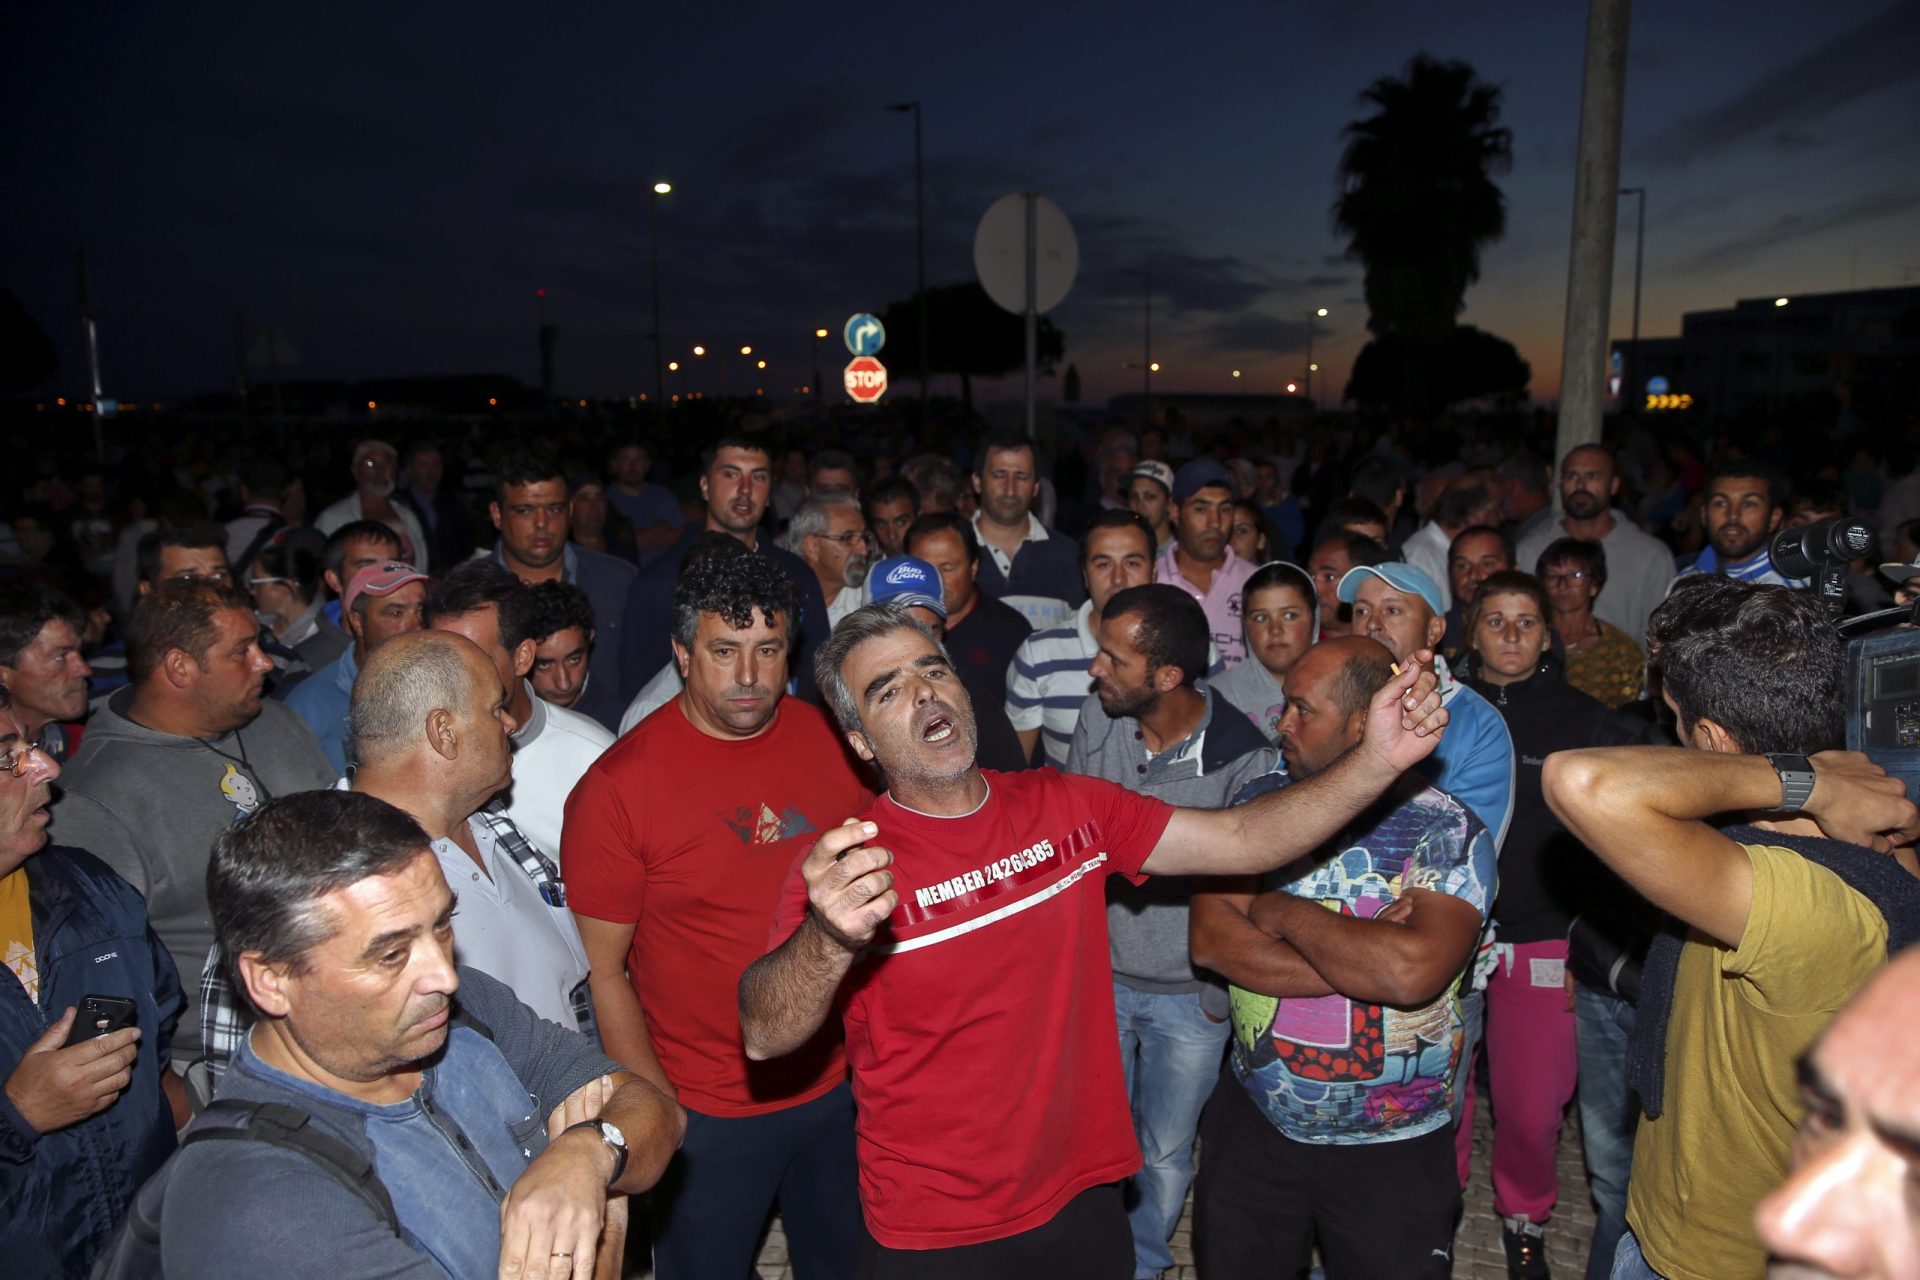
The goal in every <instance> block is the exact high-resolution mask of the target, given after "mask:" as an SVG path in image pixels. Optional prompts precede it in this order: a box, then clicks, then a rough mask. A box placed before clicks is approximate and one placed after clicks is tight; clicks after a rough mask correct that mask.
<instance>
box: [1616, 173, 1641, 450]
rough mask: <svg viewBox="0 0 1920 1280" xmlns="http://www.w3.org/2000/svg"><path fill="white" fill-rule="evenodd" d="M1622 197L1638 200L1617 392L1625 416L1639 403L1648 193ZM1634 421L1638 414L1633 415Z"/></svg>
mask: <svg viewBox="0 0 1920 1280" xmlns="http://www.w3.org/2000/svg"><path fill="white" fill-rule="evenodd" d="M1620 194H1621V195H1623V196H1636V197H1638V199H1637V201H1636V204H1637V205H1638V210H1637V212H1636V213H1635V214H1634V231H1633V345H1632V346H1630V347H1628V348H1627V367H1626V369H1625V371H1624V373H1625V376H1626V380H1627V381H1626V385H1625V386H1623V387H1622V388H1621V389H1620V411H1621V413H1623V414H1624V413H1625V412H1626V411H1627V406H1629V405H1637V404H1638V403H1639V398H1640V392H1639V390H1638V387H1639V381H1640V263H1641V252H1642V250H1644V249H1645V248H1646V244H1647V189H1646V188H1645V187H1622V188H1620ZM1634 416H1635V417H1638V416H1639V414H1638V413H1635V414H1634Z"/></svg>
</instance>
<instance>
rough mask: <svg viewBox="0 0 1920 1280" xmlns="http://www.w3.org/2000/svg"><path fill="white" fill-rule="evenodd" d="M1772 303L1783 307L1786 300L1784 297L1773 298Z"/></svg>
mask: <svg viewBox="0 0 1920 1280" xmlns="http://www.w3.org/2000/svg"><path fill="white" fill-rule="evenodd" d="M1773 305H1774V306H1776V307H1784V306H1786V305H1787V300H1786V299H1785V298H1775V299H1774V300H1773Z"/></svg>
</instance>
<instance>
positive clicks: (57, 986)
mask: <svg viewBox="0 0 1920 1280" xmlns="http://www.w3.org/2000/svg"><path fill="white" fill-rule="evenodd" d="M26 873H27V896H28V900H29V902H30V904H31V906H32V910H33V950H34V956H35V959H36V960H37V961H38V964H39V969H40V998H39V1000H38V1001H37V1002H36V1001H33V1000H29V999H28V998H27V989H26V988H25V987H24V986H22V985H21V984H20V982H19V981H18V980H16V979H15V978H14V976H13V974H11V973H8V972H5V971H3V970H0V1079H4V1078H5V1077H7V1076H10V1075H12V1074H13V1070H14V1068H15V1067H17V1066H19V1065H20V1059H21V1058H22V1057H23V1056H25V1054H26V1052H27V1049H28V1047H29V1046H30V1045H32V1044H33V1042H34V1041H35V1040H38V1039H39V1038H40V1037H41V1036H43V1035H45V1034H46V1031H47V1028H48V1027H50V1026H52V1025H53V1024H54V1023H55V1022H57V1021H59V1019H60V1015H61V1014H62V1013H64V1012H65V1011H66V1009H67V1006H69V1005H73V1006H76V1007H77V1006H78V1005H79V1004H80V1001H81V999H82V998H83V997H86V996H90V995H94V996H125V997H128V998H130V999H131V1000H132V1001H133V1002H134V1005H135V1019H136V1022H137V1024H138V1026H139V1027H140V1051H139V1053H138V1055H137V1056H136V1057H135V1058H134V1060H133V1079H132V1081H131V1082H130V1083H129V1084H128V1085H127V1087H126V1089H125V1091H123V1092H122V1093H121V1095H120V1096H119V1097H118V1098H117V1099H115V1100H114V1103H113V1105H112V1106H110V1107H108V1108H107V1109H106V1110H105V1111H102V1112H100V1113H99V1114H97V1115H93V1116H89V1117H88V1118H87V1119H85V1120H82V1121H80V1122H79V1123H77V1124H70V1125H68V1126H67V1127H66V1128H64V1129H55V1130H53V1131H51V1132H49V1133H38V1132H36V1131H35V1130H34V1129H33V1128H32V1126H30V1125H29V1124H28V1123H27V1122H26V1120H25V1119H24V1118H23V1117H22V1116H21V1115H20V1113H19V1112H18V1111H17V1110H15V1109H14V1106H13V1103H12V1102H11V1100H9V1099H8V1098H7V1096H6V1095H5V1093H0V1206H3V1208H0V1273H3V1274H6V1275H9V1276H23V1277H24V1276H35V1277H60V1276H84V1275H86V1274H87V1270H88V1267H89V1265H90V1264H91V1262H92V1259H93V1256H94V1255H95V1254H96V1253H97V1252H99V1250H100V1248H101V1247H102V1246H103V1245H105V1244H106V1242H107V1238H108V1236H109V1235H111V1234H112V1232H113V1227H114V1224H115V1223H116V1222H118V1221H119V1219H120V1215H121V1213H122V1212H123V1211H124V1210H125V1209H126V1207H127V1204H128V1203H129V1202H130V1201H131V1200H132V1199H133V1193H134V1192H135V1191H137V1190H139V1189H140V1184H141V1183H142V1182H145V1181H146V1180H147V1177H148V1175H150V1174H152V1173H153V1171H154V1170H156V1169H158V1168H159V1167H160V1166H161V1165H162V1164H163V1163H165V1161H166V1158H167V1156H168V1155H169V1154H170V1153H171V1152H172V1151H173V1145H174V1144H173V1113H172V1111H171V1110H170V1109H169V1108H168V1106H167V1101H166V1097H165V1095H163V1094H162V1093H161V1091H160V1073H161V1072H162V1071H165V1070H166V1069H167V1067H166V1058H165V1054H166V1045H167V1042H168V1041H169V1040H171V1039H173V1027H174V1023H176V1022H177V1021H178V1020H179V1018H180V1010H181V1007H182V1001H181V994H180V979H179V976H178V974H177V973H176V972H175V970H174V967H173V961H172V960H171V959H169V958H168V956H167V950H166V948H165V947H163V946H161V945H160V940H159V939H158V938H156V937H154V935H153V931H152V930H151V929H149V928H148V927H147V907H146V903H144V902H142V901H141V899H140V895H139V894H138V893H135V892H134V889H133V886H132V885H130V884H128V883H127V882H126V881H125V880H122V879H121V878H120V877H119V876H117V875H115V874H114V873H113V872H112V871H111V870H110V869H108V867H107V865H106V864H105V863H104V862H101V861H100V860H99V859H98V858H95V857H94V856H93V855H92V854H89V853H82V852H81V851H80V850H78V849H62V848H47V849H42V850H41V851H40V852H38V853H36V854H34V855H33V856H32V857H30V858H28V859H27V861H26Z"/></svg>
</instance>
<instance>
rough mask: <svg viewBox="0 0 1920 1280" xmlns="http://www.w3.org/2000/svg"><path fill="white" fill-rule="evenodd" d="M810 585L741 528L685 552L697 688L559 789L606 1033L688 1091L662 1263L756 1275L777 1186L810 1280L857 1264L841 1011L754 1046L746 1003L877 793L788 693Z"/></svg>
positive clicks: (683, 654) (660, 1198)
mask: <svg viewBox="0 0 1920 1280" xmlns="http://www.w3.org/2000/svg"><path fill="white" fill-rule="evenodd" d="M814 501H818V499H817V498H816V499H810V500H809V503H811V502H814ZM802 510H803V511H804V510H805V507H803V508H802ZM797 518H798V517H796V519H797ZM722 544H723V545H726V543H725V540H724V539H723V540H722ZM926 577H927V578H928V579H931V577H932V575H931V573H927V574H926ZM933 589H934V591H935V592H936V593H937V592H938V586H937V585H935V586H934V588H933ZM918 598H919V599H922V600H925V599H928V597H925V596H921V597H918ZM931 599H932V600H933V601H934V602H935V603H937V602H938V596H937V594H936V595H935V596H933V597H931ZM798 600H799V593H798V592H797V591H795V590H794V588H793V583H792V581H791V580H790V579H788V578H787V576H786V575H785V574H784V573H782V572H781V571H780V568H779V566H778V565H776V564H774V563H772V562H771V561H770V560H768V559H767V558H766V557H764V556H756V555H749V554H747V553H746V552H745V551H743V550H741V549H740V548H739V547H738V546H737V545H734V546H733V550H732V551H731V552H730V553H727V554H705V555H699V556H695V557H690V558H688V560H687V561H686V564H685V566H684V569H683V572H682V573H681V575H680V580H679V583H678V585H677V586H676V588H675V592H674V606H675V608H674V612H675V628H674V635H673V652H674V659H675V662H676V663H677V665H678V669H679V672H680V675H681V678H682V681H683V688H682V690H681V692H680V694H679V696H678V697H677V698H675V699H673V700H672V701H670V702H668V703H666V704H665V705H663V706H661V707H660V708H659V709H658V710H657V711H655V712H654V713H653V714H652V715H650V716H648V717H647V718H646V719H644V720H642V721H641V722H640V723H639V724H638V725H637V726H635V727H634V729H633V730H632V731H631V732H630V733H628V734H627V735H626V736H625V737H623V738H621V739H620V741H619V742H618V743H616V744H615V745H614V746H613V747H612V748H611V749H610V750H609V751H608V752H607V753H606V754H605V755H603V756H602V757H601V758H600V759H599V760H598V761H596V762H595V763H594V764H593V766H592V767H591V768H589V769H588V770H587V771H586V774H585V776H584V777H582V778H581V780H580V782H579V785H578V786H576V787H575V788H574V789H573V795H572V798H571V799H570V800H569V801H568V803H567V822H566V832H565V836H564V838H563V841H562V845H561V859H562V865H563V866H564V868H565V871H566V882H567V890H568V894H569V897H570V903H571V906H572V909H573V913H574V916H575V919H576V920H577V921H578V923H579V928H580V936H581V938H582V939H583V940H584V941H585V944H586V947H587V953H588V956H589V958H590V960H591V961H592V975H593V976H592V986H593V992H594V1007H595V1010H596V1013H597V1014H598V1018H599V1024H600V1032H601V1040H602V1043H603V1044H604V1045H605V1047H606V1050H607V1052H608V1053H609V1054H611V1055H612V1056H613V1057H614V1058H615V1059H617V1060H618V1061H619V1062H620V1063H621V1064H622V1065H623V1066H625V1067H626V1068H627V1069H628V1070H629V1071H632V1072H633V1073H634V1074H636V1075H638V1076H640V1077H642V1078H643V1079H647V1080H651V1081H653V1082H654V1083H655V1084H657V1085H659V1086H660V1087H661V1088H662V1089H666V1090H669V1091H672V1092H674V1093H675V1094H676V1096H677V1097H678V1098H679V1100H680V1102H681V1104H682V1105H683V1106H685V1107H686V1108H687V1109H688V1122H687V1137H686V1142H685V1150H686V1153H687V1159H686V1161H685V1162H684V1164H683V1165H677V1166H676V1168H675V1172H674V1173H672V1174H670V1175H669V1177H668V1178H667V1180H666V1182H665V1184H664V1185H663V1186H662V1187H661V1188H660V1189H659V1190H658V1191H656V1192H655V1194H654V1196H653V1197H652V1200H651V1205H650V1208H651V1212H652V1214H653V1218H654V1234H653V1241H654V1254H653V1260H654V1268H655V1273H656V1274H657V1275H659V1276H660V1277H661V1280H685V1278H686V1277H693V1276H710V1275H711V1276H738V1275H745V1274H747V1273H748V1272H749V1271H750V1270H751V1269H752V1265H753V1251H754V1246H755V1242H756V1241H757V1240H758V1239H759V1236H760V1231H761V1229H762V1228H763V1227H764V1226H765V1224H766V1221H767V1217H768V1214H769V1213H770V1212H771V1211H772V1209H773V1206H774V1204H775V1203H776V1202H778V1204H779V1205H780V1208H781V1211H782V1216H783V1218H784V1220H785V1222H786V1230H787V1244H788V1249H789V1256H790V1258H791V1260H792V1262H793V1265H794V1269H795V1273H796V1274H797V1275H799V1276H800V1277H802V1280H837V1278H838V1277H843V1276H850V1275H852V1274H854V1271H855V1268H856V1266H857V1263H858V1259H859V1253H860V1248H861V1245H862V1242H863V1241H864V1239H865V1232H864V1231H863V1230H862V1228H861V1225H860V1204H859V1200H858V1196H857V1193H856V1189H855V1173H854V1155H853V1097H852V1093H851V1090H850V1089H849V1088H848V1085H847V1081H846V1058H845V1055H844V1052H843V1049H842V1045H841V1041H840V1036H839V1034H838V1029H837V1028H835V1029H833V1030H832V1031H822V1032H821V1033H820V1034H819V1035H817V1036H815V1037H814V1039H813V1041H812V1042H811V1043H810V1044H809V1045H808V1046H807V1048H806V1049H804V1050H803V1051H801V1052H799V1053H796V1054H794V1055H793V1056H791V1057H788V1058H784V1059H782V1060H780V1061H778V1062H765V1063H754V1062H749V1061H748V1060H747V1058H746V1056H745V1054H744V1053H743V1051H742V1049H741V1046H740V1029H739V1025H738V1022H737V1020H736V1015H735V1013H734V997H733V991H734V986H735V983H736V982H737V981H738V979H739V975H740V972H741V970H743V969H745V968H746V967H747V965H749V964H751V963H752V962H753V960H754V959H755V958H756V957H757V956H759V955H760V953H761V952H762V951H764V950H765V949H766V940H767V926H768V923H769V921H770V920H771V919H772V916H773V909H774V905H775V903H776V902H777V901H778V899H779V895H780V887H781V884H782V883H783V882H784V880H785V878H786V875H787V872H788V870H789V869H790V868H791V867H792V865H793V863H794V860H795V858H796V857H798V856H799V855H800V854H801V853H802V852H803V851H804V850H805V849H806V847H807V846H808V845H809V844H811V843H812V841H813V839H814V838H815V837H816V836H817V834H818V833H819V832H821V831H824V830H827V829H829V828H831V827H832V826H833V825H834V824H835V823H837V822H839V821H840V820H841V819H842V818H844V817H845V816H846V815H847V814H849V813H852V812H855V811H856V810H858V809H859V808H861V807H862V806H863V805H865V804H866V803H867V801H868V800H869V799H870V797H871V793H870V792H869V791H868V789H867V786H866V784H865V782H864V781H863V779H862V778H861V777H860V776H859V775H858V774H857V773H856V772H855V770H854V768H853V764H852V762H851V760H850V759H849V757H848V755H847V753H846V751H845V749H844V748H843V747H842V745H841V744H840V742H839V741H838V739H837V738H836V737H835V735H834V732H833V729H832V727H831V726H830V725H829V724H828V723H827V721H826V717H825V716H823V715H822V714H821V713H820V712H819V711H817V710H815V709H814V708H813V707H811V706H809V705H807V704H806V703H803V702H801V701H799V700H798V699H796V698H789V697H786V696H785V692H786V675H787V666H788V661H787V653H788V649H789V648H790V646H791V645H792V643H793V636H794V630H795V628H794V623H793V615H794V612H795V610H796V609H797V607H798Z"/></svg>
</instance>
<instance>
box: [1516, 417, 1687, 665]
mask: <svg viewBox="0 0 1920 1280" xmlns="http://www.w3.org/2000/svg"><path fill="white" fill-rule="evenodd" d="M1619 493H1620V476H1619V473H1618V471H1617V470H1616V469H1615V467H1614V463H1613V455H1612V454H1610V453H1608V452H1607V451H1606V450H1605V449H1603V448H1601V447H1600V446H1599V445H1597V444H1583V445H1576V446H1574V447H1573V448H1571V449H1569V450H1567V456H1566V457H1565V458H1564V459H1563V460H1562V461H1561V463H1560V509H1561V513H1562V514H1561V518H1560V519H1558V520H1548V521H1546V522H1544V523H1543V524H1540V525H1537V526H1536V527H1535V528H1534V530H1533V531H1532V532H1531V533H1528V534H1526V535H1525V536H1523V537H1521V538H1520V539H1519V540H1518V541H1519V546H1517V547H1516V548H1515V549H1514V558H1513V562H1514V563H1515V564H1516V565H1521V566H1527V565H1536V564H1538V563H1540V553H1541V552H1543V551H1545V550H1546V549H1547V548H1548V547H1549V546H1551V545H1552V544H1553V543H1554V542H1555V541H1557V540H1558V539H1560V538H1585V539H1588V540H1590V541H1593V542H1598V543H1599V544H1600V545H1601V547H1602V549H1604V550H1605V551H1606V554H1607V583H1608V586H1607V591H1606V594H1605V595H1604V596H1603V597H1602V598H1601V599H1599V600H1597V601H1595V602H1594V606H1593V611H1594V613H1595V614H1596V615H1597V616H1599V617H1600V618H1601V620H1603V621H1605V622H1610V623H1612V624H1613V625H1614V626H1616V627H1618V628H1620V630H1622V631H1624V632H1626V633H1627V635H1629V636H1631V637H1632V638H1633V640H1634V642H1635V643H1640V642H1643V641H1644V640H1645V639H1646V635H1647V619H1648V617H1650V616H1651V615H1652V613H1653V610H1654V607H1655V606H1656V605H1658V604H1659V603H1660V601H1661V600H1662V599H1664V598H1665V597H1666V594H1667V588H1668V586H1670V585H1671V584H1672V582H1673V552H1672V550H1671V549H1669V548H1668V546H1667V544H1666V543H1664V542H1662V541H1660V539H1658V538H1656V537H1653V536H1652V535H1651V534H1648V533H1645V532H1643V531H1642V530H1641V528H1640V527H1639V526H1638V525H1636V524H1634V522H1633V520H1632V518H1631V517H1629V516H1628V515H1627V513H1626V512H1624V511H1622V510H1620V508H1618V507H1616V506H1614V505H1613V500H1614V498H1615V497H1617V496H1618V495H1619Z"/></svg>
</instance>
